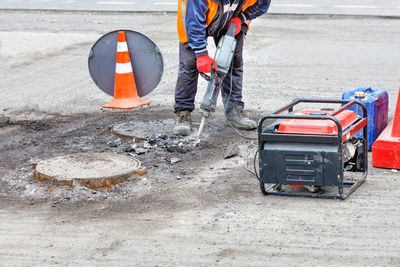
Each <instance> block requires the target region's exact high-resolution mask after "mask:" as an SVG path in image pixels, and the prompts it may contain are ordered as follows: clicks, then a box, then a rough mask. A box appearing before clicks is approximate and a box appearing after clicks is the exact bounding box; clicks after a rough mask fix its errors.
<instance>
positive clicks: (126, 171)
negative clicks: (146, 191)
mask: <svg viewBox="0 0 400 267" xmlns="http://www.w3.org/2000/svg"><path fill="white" fill-rule="evenodd" d="M144 173H145V170H144V169H143V168H142V167H141V163H140V161H139V160H137V159H134V158H130V157H125V156H122V155H119V154H116V153H78V154H71V155H66V156H61V157H56V158H52V159H48V160H44V161H41V162H39V163H38V164H37V166H36V171H35V176H36V181H37V182H46V183H52V184H55V185H61V186H62V185H66V186H71V187H72V186H73V184H74V181H77V182H79V183H80V184H81V185H85V186H87V187H88V188H90V189H104V188H111V187H112V186H113V185H115V184H118V183H122V182H125V181H126V180H128V179H129V178H130V177H131V176H132V175H135V174H139V175H142V174H144Z"/></svg>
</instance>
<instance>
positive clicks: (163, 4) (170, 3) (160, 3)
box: [153, 2, 178, 6]
mask: <svg viewBox="0 0 400 267" xmlns="http://www.w3.org/2000/svg"><path fill="white" fill-rule="evenodd" d="M153 5H155V6H177V5H178V2H155V3H154V4H153Z"/></svg>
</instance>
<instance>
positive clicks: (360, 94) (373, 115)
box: [342, 87, 389, 150]
mask: <svg viewBox="0 0 400 267" xmlns="http://www.w3.org/2000/svg"><path fill="white" fill-rule="evenodd" d="M342 99H346V100H349V99H351V100H352V99H355V100H358V101H360V102H362V103H364V104H365V106H366V107H367V110H368V149H369V150H371V149H372V144H373V143H374V142H375V140H376V138H378V136H379V135H380V133H381V132H382V131H383V129H385V127H386V126H387V123H388V106H389V97H388V93H387V92H386V91H384V90H382V89H372V88H371V87H360V88H355V89H352V90H349V91H346V92H344V93H343V95H342ZM349 109H350V110H353V111H354V112H355V113H356V114H357V115H359V116H362V114H363V111H362V109H361V107H359V106H358V105H354V106H352V107H350V108H349ZM356 136H357V137H362V136H363V134H362V131H359V132H358V133H357V134H356Z"/></svg>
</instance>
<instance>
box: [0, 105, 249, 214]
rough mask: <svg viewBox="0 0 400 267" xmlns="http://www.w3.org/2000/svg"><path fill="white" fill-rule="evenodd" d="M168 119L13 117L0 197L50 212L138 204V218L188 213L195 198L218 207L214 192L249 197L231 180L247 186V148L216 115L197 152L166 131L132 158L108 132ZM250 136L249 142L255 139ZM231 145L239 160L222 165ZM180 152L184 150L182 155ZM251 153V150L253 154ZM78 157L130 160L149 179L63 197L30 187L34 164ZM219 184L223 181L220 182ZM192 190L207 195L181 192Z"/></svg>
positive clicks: (153, 112) (59, 191)
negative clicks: (152, 208) (177, 210)
mask: <svg viewBox="0 0 400 267" xmlns="http://www.w3.org/2000/svg"><path fill="white" fill-rule="evenodd" d="M174 116H175V115H174V114H173V112H172V111H170V110H167V109H166V108H165V107H164V108H163V107H153V108H151V109H141V110H136V111H124V112H103V113H95V114H78V115H73V116H62V115H58V114H42V116H40V117H41V118H43V119H39V120H31V119H23V118H24V117H27V116H24V115H23V114H15V116H13V118H11V119H10V120H9V121H8V122H6V123H5V125H3V127H1V128H0V129H1V131H2V137H3V138H2V139H1V141H0V148H1V150H0V151H1V152H0V157H1V158H2V159H3V160H2V167H1V168H0V177H1V180H0V183H1V189H0V193H1V195H2V196H3V197H5V198H9V199H20V200H21V201H22V202H30V203H33V204H36V203H41V202H43V201H44V202H48V203H53V204H52V205H53V206H54V205H60V203H63V204H65V203H68V202H79V201H89V202H91V201H92V202H96V201H101V202H104V201H107V202H120V201H129V202H131V201H135V202H138V203H142V207H140V208H138V209H139V210H141V209H144V210H145V209H146V204H145V203H150V202H151V203H158V202H160V203H162V207H164V208H165V207H169V208H173V207H175V206H176V205H178V204H179V205H190V204H192V203H194V202H195V199H196V198H201V199H203V200H205V201H201V203H203V204H204V205H205V204H206V202H209V201H219V200H218V199H220V198H221V194H220V193H219V195H218V197H216V196H215V191H216V190H218V191H219V190H220V189H221V188H223V189H224V191H225V193H223V195H225V196H226V197H228V196H229V195H230V194H231V193H233V191H235V194H236V193H237V192H238V191H243V192H245V191H246V190H249V188H245V187H244V188H240V185H239V184H237V183H242V181H240V180H238V181H236V182H233V183H232V180H234V179H233V178H234V177H235V176H237V177H241V176H243V175H244V174H246V175H247V176H248V177H250V178H249V179H250V180H252V179H253V178H252V174H250V173H249V172H247V171H246V170H245V169H244V168H243V165H244V159H245V158H246V157H247V156H248V153H247V151H246V150H247V148H248V147H252V145H251V142H252V141H251V140H245V139H242V138H241V137H238V136H237V135H236V134H235V133H234V131H233V130H232V129H231V128H229V127H227V126H225V125H224V123H223V120H222V118H223V117H222V114H219V113H217V114H215V116H213V118H212V119H211V120H209V121H208V122H207V129H206V131H205V135H204V136H205V138H204V139H203V140H202V141H201V142H200V143H199V144H196V145H194V143H193V142H191V143H190V145H187V144H188V141H187V138H179V137H174V136H173V135H172V127H171V129H169V131H168V129H167V130H166V129H165V127H164V128H163V133H162V134H163V135H167V136H162V135H161V136H156V135H154V134H155V133H156V132H152V133H153V135H151V136H149V142H147V141H144V142H145V143H147V144H148V147H147V149H145V152H144V153H134V151H133V152H132V151H131V150H129V149H128V148H129V145H132V141H129V140H123V139H119V138H118V137H117V136H115V135H113V133H112V131H111V129H112V127H113V126H114V125H118V124H121V123H124V122H127V121H129V122H133V123H135V122H137V125H142V124H143V125H147V127H148V125H153V127H154V128H155V129H157V128H158V125H161V124H162V123H163V121H164V120H166V121H168V122H169V121H170V120H171V119H172V118H174ZM15 118H18V119H15ZM27 118H28V117H27ZM194 120H195V121H200V117H199V118H197V117H196V115H195V116H194ZM249 134H250V133H249ZM251 134H252V135H253V136H255V133H254V132H253V133H251ZM162 139H165V144H164V143H163V144H158V141H163V140H162ZM231 143H237V144H238V145H240V146H241V148H242V150H243V151H242V153H241V155H240V156H236V157H233V158H231V159H228V160H224V159H223V155H224V151H225V149H226V147H227V146H228V145H229V144H231ZM183 144H186V146H185V147H182V146H183ZM127 147H128V148H127ZM252 148H254V149H255V146H253V147H252ZM81 152H116V153H120V154H124V155H127V156H129V157H135V158H137V159H138V160H140V161H141V162H142V166H144V167H145V168H146V169H147V170H148V174H147V175H145V176H143V177H136V176H134V177H132V178H131V179H130V180H129V181H127V182H125V183H123V184H119V185H117V186H115V187H114V188H112V189H110V190H103V191H94V190H90V189H88V188H86V187H85V186H81V185H75V187H74V188H73V189H69V188H63V187H56V186H52V185H47V184H40V183H36V182H35V179H34V177H33V169H32V166H33V165H34V164H36V163H38V162H39V161H40V160H42V159H47V158H52V157H56V156H62V155H67V154H71V153H81ZM235 170H237V171H235ZM232 171H233V172H232ZM227 172H230V173H231V174H230V176H229V178H227V177H226V176H225V175H224V174H226V173H227ZM219 176H224V178H221V179H219V178H218V177H219ZM207 178H209V179H207ZM228 180H229V183H228ZM236 186H237V187H236ZM196 187H197V188H203V189H205V190H202V191H203V192H202V193H200V192H199V191H197V190H196V191H197V192H196V191H195V192H191V191H190V190H189V191H188V190H184V189H185V188H186V189H187V188H196ZM177 191H181V193H182V194H183V195H186V196H187V198H178V199H176V198H175V197H174V194H175V193H174V192H177ZM204 191H205V192H206V193H204ZM138 200H139V201H138ZM118 210H120V209H118Z"/></svg>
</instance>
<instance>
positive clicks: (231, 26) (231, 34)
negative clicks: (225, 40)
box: [226, 22, 236, 37]
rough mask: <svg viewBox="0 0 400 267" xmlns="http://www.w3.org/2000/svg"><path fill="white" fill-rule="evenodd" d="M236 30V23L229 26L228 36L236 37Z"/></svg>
mask: <svg viewBox="0 0 400 267" xmlns="http://www.w3.org/2000/svg"><path fill="white" fill-rule="evenodd" d="M235 30H236V23H233V22H232V23H231V25H229V29H228V31H227V32H226V34H227V35H229V36H232V37H235Z"/></svg>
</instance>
